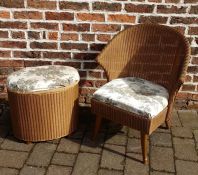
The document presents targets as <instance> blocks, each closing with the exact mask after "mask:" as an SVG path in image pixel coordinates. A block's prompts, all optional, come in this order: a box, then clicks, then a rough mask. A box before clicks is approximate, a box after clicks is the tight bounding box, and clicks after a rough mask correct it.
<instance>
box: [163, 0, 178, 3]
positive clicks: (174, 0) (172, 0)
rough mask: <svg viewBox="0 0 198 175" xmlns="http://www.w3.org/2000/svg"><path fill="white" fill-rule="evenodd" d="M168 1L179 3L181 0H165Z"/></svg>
mask: <svg viewBox="0 0 198 175" xmlns="http://www.w3.org/2000/svg"><path fill="white" fill-rule="evenodd" d="M165 2H166V3H179V2H180V0H165Z"/></svg>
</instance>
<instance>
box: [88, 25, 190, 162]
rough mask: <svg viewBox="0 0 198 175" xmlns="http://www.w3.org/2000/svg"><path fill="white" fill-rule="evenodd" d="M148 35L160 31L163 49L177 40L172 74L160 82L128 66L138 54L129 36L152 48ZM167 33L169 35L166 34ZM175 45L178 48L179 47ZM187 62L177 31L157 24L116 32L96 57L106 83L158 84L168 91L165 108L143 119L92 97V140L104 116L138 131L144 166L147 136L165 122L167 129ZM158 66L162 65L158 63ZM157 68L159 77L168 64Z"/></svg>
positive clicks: (187, 48)
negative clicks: (134, 78) (135, 79)
mask: <svg viewBox="0 0 198 175" xmlns="http://www.w3.org/2000/svg"><path fill="white" fill-rule="evenodd" d="M149 32H150V33H151V35H152V37H153V38H155V33H157V32H159V34H160V33H162V34H163V35H164V36H163V37H164V38H165V39H164V40H165V41H163V39H160V40H161V42H162V43H160V44H161V45H160V46H162V48H163V47H166V45H167V43H168V45H170V46H171V44H172V43H171V42H172V41H173V42H174V41H175V42H176V41H177V40H178V43H177V44H176V45H177V48H174V49H176V51H175V52H174V50H171V49H173V48H170V53H173V52H174V54H172V55H171V59H172V58H174V60H173V63H172V65H171V66H172V67H171V68H172V69H171V71H172V72H171V74H170V76H169V77H168V78H166V77H165V78H164V79H163V80H161V79H162V78H161V79H157V78H156V76H150V75H148V74H149V73H148V72H144V70H143V71H142V72H141V70H139V68H137V69H136V68H135V66H136V65H135V64H134V65H133V63H131V60H132V61H133V60H135V57H136V55H135V54H134V52H137V48H136V46H135V45H131V44H130V42H132V43H133V41H130V37H131V39H132V40H135V41H138V39H140V40H141V42H142V43H143V44H145V43H146V44H148V45H151V46H152V44H154V45H155V41H152V38H151V42H150V38H149V40H148V38H147V36H148V37H149V35H148V33H149ZM166 32H168V33H167V34H166ZM169 33H170V36H169ZM138 37H139V38H138ZM169 37H170V38H169ZM174 37H175V38H174ZM123 38H124V39H127V40H129V41H130V42H129V43H127V44H126V42H125V41H124V39H123ZM128 38H129V39H128ZM166 38H167V40H166ZM174 39H175V40H174ZM147 40H148V41H147ZM152 42H153V43H152ZM163 42H165V44H164V45H163ZM138 44H139V43H138ZM140 44H141V43H140ZM116 45H117V46H116ZM178 45H179V46H180V47H181V48H179V47H178ZM131 47H132V49H131ZM137 47H139V46H137ZM171 47H172V46H171ZM178 48H179V49H178ZM122 49H123V50H124V51H123V53H120V52H122ZM155 49H157V48H154V50H155ZM177 49H178V50H177ZM140 51H141V52H144V50H141V49H140ZM168 51H169V50H168ZM116 52H117V53H118V55H119V56H116ZM148 54H149V53H148ZM158 54H159V55H158V56H159V57H160V56H161V53H158ZM162 55H163V53H162ZM163 56H164V55H163ZM113 57H115V58H113ZM146 57H148V58H150V57H149V55H146ZM107 58H108V59H107ZM137 58H138V59H140V58H141V56H139V55H137ZM146 59H147V58H146ZM189 59H190V46H189V43H188V41H187V39H186V38H185V37H184V36H183V35H182V34H181V33H179V32H178V31H176V30H175V29H173V28H171V27H168V26H163V25H158V24H139V25H135V26H132V27H130V28H127V29H125V30H123V31H121V32H120V33H118V34H117V35H116V36H115V37H114V38H113V39H112V40H111V41H110V42H109V43H108V44H107V46H106V47H105V48H104V49H103V51H102V52H101V53H100V54H99V56H98V57H97V62H98V63H99V64H100V65H101V66H102V67H103V69H104V71H105V73H106V75H107V80H108V81H111V80H113V79H116V78H123V77H130V76H137V77H140V78H144V79H147V80H149V81H152V82H155V83H158V84H160V85H162V86H164V87H165V88H167V90H168V92H169V99H168V106H167V107H166V108H165V109H164V110H163V111H161V112H160V113H159V114H158V115H157V116H155V117H154V118H146V117H142V116H140V115H136V114H134V113H131V112H128V111H125V110H122V109H120V108H118V107H115V106H111V105H109V104H106V103H104V102H101V101H98V100H96V99H94V98H92V100H91V110H92V113H94V114H95V115H96V121H95V128H94V133H93V139H96V137H97V133H98V131H99V129H100V125H101V120H102V118H103V117H104V118H107V119H109V120H112V121H114V122H116V123H120V124H122V125H126V126H128V127H131V128H133V129H136V130H139V131H140V132H141V147H142V156H143V163H144V164H147V163H148V158H147V141H148V136H149V135H150V134H151V133H152V132H153V131H154V130H156V129H157V128H158V127H159V126H160V125H161V124H162V123H164V122H165V123H166V126H167V128H170V121H171V113H172V109H173V103H174V100H175V97H176V94H177V92H178V91H179V89H180V87H181V85H182V84H183V83H184V80H185V75H186V72H187V66H188V63H189ZM129 61H130V62H129ZM135 61H136V60H135ZM144 61H145V60H144ZM171 61H172V60H171ZM114 63H116V66H114ZM129 64H131V65H130V66H129V67H127V69H126V66H127V65H129ZM141 64H144V63H141ZM158 64H161V63H158ZM148 65H149V66H153V65H152V62H150V63H148ZM149 66H148V68H149ZM160 66H161V67H159V70H158V72H157V74H158V75H160V73H161V70H162V69H166V66H167V65H166V64H164V65H160ZM123 70H124V71H123ZM125 70H126V71H125ZM138 75H139V76H138ZM161 77H162V76H161Z"/></svg>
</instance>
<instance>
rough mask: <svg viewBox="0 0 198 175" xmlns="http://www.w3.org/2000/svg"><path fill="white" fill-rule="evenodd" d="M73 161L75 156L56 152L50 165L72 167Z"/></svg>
mask: <svg viewBox="0 0 198 175" xmlns="http://www.w3.org/2000/svg"><path fill="white" fill-rule="evenodd" d="M75 160H76V155H73V154H65V153H57V152H56V153H55V154H54V157H53V159H52V162H51V163H52V164H55V165H64V166H73V165H74V163H75Z"/></svg>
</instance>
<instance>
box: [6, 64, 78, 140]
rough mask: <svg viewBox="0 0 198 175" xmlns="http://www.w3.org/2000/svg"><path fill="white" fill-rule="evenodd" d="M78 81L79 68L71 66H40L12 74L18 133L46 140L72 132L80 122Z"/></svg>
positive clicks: (12, 101) (11, 93)
mask: <svg viewBox="0 0 198 175" xmlns="http://www.w3.org/2000/svg"><path fill="white" fill-rule="evenodd" d="M21 76H23V78H21ZM42 76H43V77H42ZM78 82H79V74H78V72H77V71H76V70H75V69H74V68H72V67H68V66H39V67H34V68H25V69H22V70H20V71H16V72H14V73H13V74H11V75H10V76H9V77H8V98H9V103H10V110H11V121H12V127H13V133H14V135H15V137H17V138H19V139H22V140H24V141H44V140H51V139H56V138H60V137H62V136H66V135H68V134H70V133H71V132H73V131H74V130H75V128H76V125H77V113H78Z"/></svg>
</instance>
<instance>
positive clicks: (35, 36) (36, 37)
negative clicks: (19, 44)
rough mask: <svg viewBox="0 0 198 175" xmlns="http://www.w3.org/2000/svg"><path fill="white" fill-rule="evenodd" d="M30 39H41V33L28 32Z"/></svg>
mask: <svg viewBox="0 0 198 175" xmlns="http://www.w3.org/2000/svg"><path fill="white" fill-rule="evenodd" d="M28 39H40V32H35V31H28Z"/></svg>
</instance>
